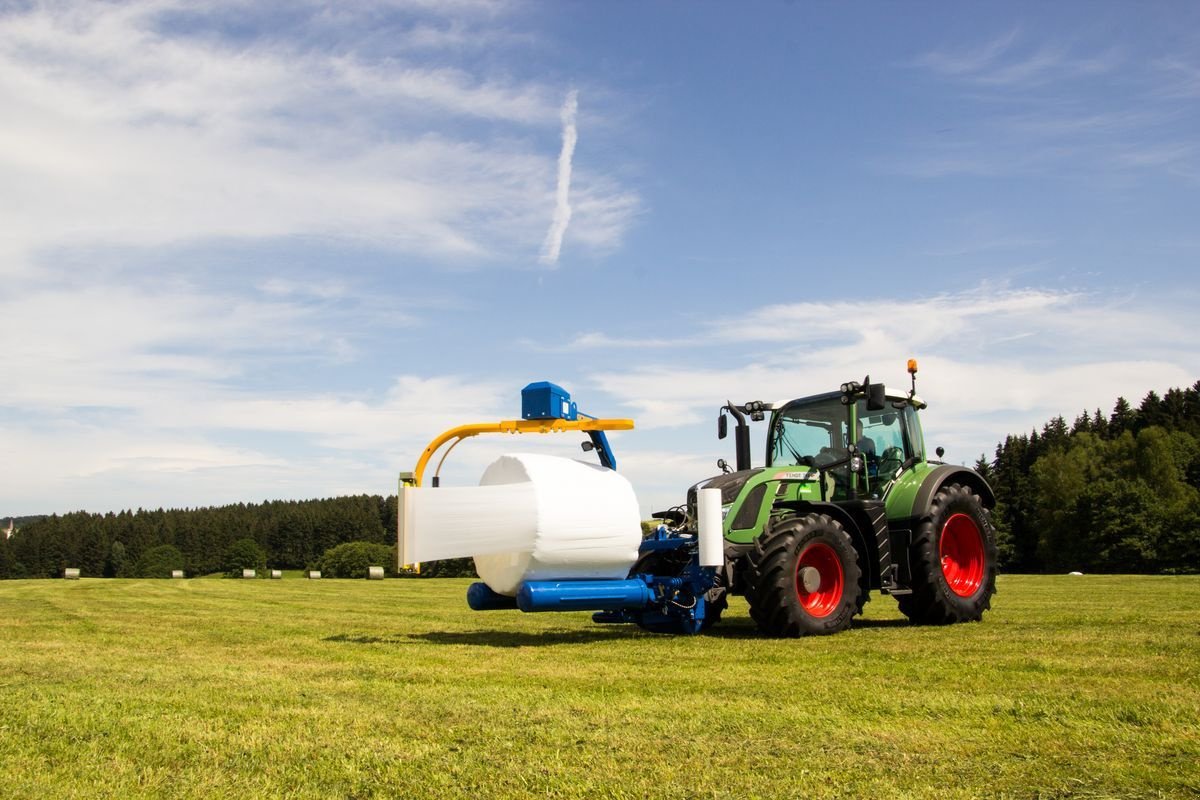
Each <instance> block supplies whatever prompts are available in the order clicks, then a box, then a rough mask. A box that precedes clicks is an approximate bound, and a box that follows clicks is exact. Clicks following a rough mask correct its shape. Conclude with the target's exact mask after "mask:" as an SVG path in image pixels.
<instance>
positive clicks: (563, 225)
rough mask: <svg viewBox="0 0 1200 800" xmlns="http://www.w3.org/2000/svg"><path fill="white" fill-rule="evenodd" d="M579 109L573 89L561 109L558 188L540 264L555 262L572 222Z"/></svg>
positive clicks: (576, 95)
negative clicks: (573, 174)
mask: <svg viewBox="0 0 1200 800" xmlns="http://www.w3.org/2000/svg"><path fill="white" fill-rule="evenodd" d="M578 110H579V92H578V91H577V90H575V89H572V90H571V91H569V92H567V99H566V100H565V101H563V105H562V110H561V111H560V112H559V115H560V116H561V117H562V126H563V134H562V139H563V142H562V152H560V153H559V154H558V189H557V191H556V192H555V201H554V219H553V220H551V221H550V230H549V231H547V232H546V241H545V242H544V243H543V244H542V255H541V258H539V259H538V260H539V261H541V262H542V263H543V264H557V263H558V254H559V253H560V252H561V251H562V243H563V236H564V235H565V234H566V232H567V225H568V224H570V222H571V198H570V192H571V159H572V158H574V157H575V142H576V140H577V139H578V138H579V135H578V134H577V133H576V131H575V112H576V111H578Z"/></svg>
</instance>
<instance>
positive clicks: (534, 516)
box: [398, 453, 642, 597]
mask: <svg viewBox="0 0 1200 800" xmlns="http://www.w3.org/2000/svg"><path fill="white" fill-rule="evenodd" d="M399 518H400V519H399V521H400V527H399V531H398V540H399V543H400V552H401V554H402V559H403V561H404V562H405V563H412V562H415V561H436V560H438V559H443V558H461V557H464V556H470V557H472V558H474V559H475V569H476V571H477V572H478V573H479V577H480V578H482V579H483V582H484V583H486V584H487V585H488V587H489V588H491V589H492V591H494V592H497V593H499V594H502V595H507V596H509V597H514V596H516V593H517V590H518V589H520V588H521V584H522V583H524V582H525V581H527V580H568V579H614V578H624V577H625V576H626V575H627V574H628V573H629V568H630V567H631V566H633V562H634V561H635V560H637V555H638V545H640V544H641V541H642V531H641V524H640V523H641V517H640V514H639V512H638V504H637V498H636V497H635V496H634V493H633V487H632V486H631V485H630V484H629V481H627V480H626V479H625V478H624V477H623V476H621V475H618V474H617V473H616V472H614V471H613V470H610V469H606V468H604V467H600V466H596V465H594V464H585V463H583V462H582V461H574V460H572V459H567V458H558V457H555V456H545V455H533V454H527V453H521V454H513V455H505V456H501V457H500V458H499V459H498V460H497V461H495V462H493V463H492V464H491V465H490V466H489V467H488V468H487V470H485V471H484V473H483V477H482V478H481V479H480V485H479V486H468V487H455V488H449V487H447V488H438V489H417V488H412V487H404V488H402V490H401V498H400V509H399Z"/></svg>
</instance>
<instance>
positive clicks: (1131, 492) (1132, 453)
mask: <svg viewBox="0 0 1200 800" xmlns="http://www.w3.org/2000/svg"><path fill="white" fill-rule="evenodd" d="M975 468H976V469H977V470H978V471H979V472H980V473H982V474H983V476H984V477H985V478H987V480H988V482H989V483H990V484H991V485H992V487H993V489H995V492H996V498H997V506H996V509H995V510H994V511H993V514H992V519H993V521H994V522H995V524H996V527H997V532H998V534H999V537H1000V545H1001V560H1002V564H1003V565H1004V566H1005V568H1006V569H1008V570H1010V571H1014V572H1045V571H1050V572H1054V571H1065V570H1080V571H1085V572H1086V571H1093V572H1165V573H1178V572H1197V571H1200V381H1197V382H1196V383H1195V384H1194V385H1193V386H1191V387H1190V388H1188V389H1171V390H1169V391H1167V392H1166V393H1165V394H1164V395H1162V396H1161V397H1160V396H1159V395H1158V394H1157V393H1156V392H1153V391H1151V392H1148V393H1147V394H1146V396H1145V397H1144V398H1143V399H1142V402H1141V404H1140V405H1139V406H1138V407H1137V408H1134V407H1133V406H1132V405H1131V404H1130V403H1129V401H1128V400H1126V399H1125V398H1124V397H1120V398H1117V401H1116V404H1115V405H1114V406H1113V410H1112V412H1111V413H1110V414H1107V415H1105V414H1103V413H1102V412H1101V411H1100V409H1096V410H1095V411H1094V412H1093V411H1087V410H1084V411H1081V412H1080V414H1079V416H1077V417H1076V418H1075V420H1074V422H1073V423H1071V424H1068V423H1067V421H1066V419H1065V418H1063V417H1062V416H1058V417H1055V418H1053V419H1051V420H1050V421H1049V422H1047V423H1046V424H1045V425H1043V426H1042V429H1041V431H1040V432H1039V431H1037V430H1033V431H1032V432H1030V433H1029V434H1022V435H1019V436H1009V437H1007V438H1006V439H1005V440H1004V441H1003V442H1002V443H1000V444H999V445H998V446H997V447H996V455H995V458H994V459H992V460H990V461H989V460H987V459H986V458H980V459H979V461H978V462H977V463H976V464H975Z"/></svg>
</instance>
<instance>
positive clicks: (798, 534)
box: [746, 514, 862, 636]
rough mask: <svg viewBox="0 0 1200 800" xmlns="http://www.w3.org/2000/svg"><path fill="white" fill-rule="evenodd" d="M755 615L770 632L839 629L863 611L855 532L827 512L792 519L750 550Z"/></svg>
mask: <svg viewBox="0 0 1200 800" xmlns="http://www.w3.org/2000/svg"><path fill="white" fill-rule="evenodd" d="M750 563H751V570H750V586H749V589H748V591H747V592H746V599H747V600H748V601H749V602H750V616H751V617H753V618H754V621H755V622H756V623H758V628H759V630H760V631H762V632H763V633H765V634H767V635H768V636H807V635H813V634H827V633H837V632H838V631H841V630H845V629H846V628H848V627H849V626H850V620H851V619H852V618H853V617H854V615H855V614H857V613H858V612H859V611H860V610H861V608H862V607H861V605H860V604H859V579H860V576H861V574H862V570H861V569H860V567H859V565H858V553H857V552H856V551H855V549H854V544H853V542H852V541H851V540H850V535H849V534H848V533H846V530H845V528H843V527H842V525H841V523H839V522H838V521H837V520H835V519H833V518H832V517H829V516H828V515H826V514H809V515H807V516H804V517H796V518H794V519H789V520H786V521H785V522H782V523H780V524H778V525H776V526H775V527H774V528H772V529H771V530H769V531H768V532H766V533H764V534H763V535H762V536H760V537H759V538H758V541H757V542H755V545H754V550H753V551H752V552H751V554H750Z"/></svg>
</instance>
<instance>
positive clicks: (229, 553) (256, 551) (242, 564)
mask: <svg viewBox="0 0 1200 800" xmlns="http://www.w3.org/2000/svg"><path fill="white" fill-rule="evenodd" d="M224 568H225V574H226V575H227V576H228V577H230V578H240V577H242V570H244V569H253V570H258V571H259V572H260V573H261V572H262V571H263V570H265V569H266V568H267V554H266V553H264V552H263V549H262V548H261V547H259V546H258V542H256V541H254V540H253V539H238V540H237V541H236V542H234V543H233V544H231V545H230V546H229V549H228V550H226V551H225V559H224Z"/></svg>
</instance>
